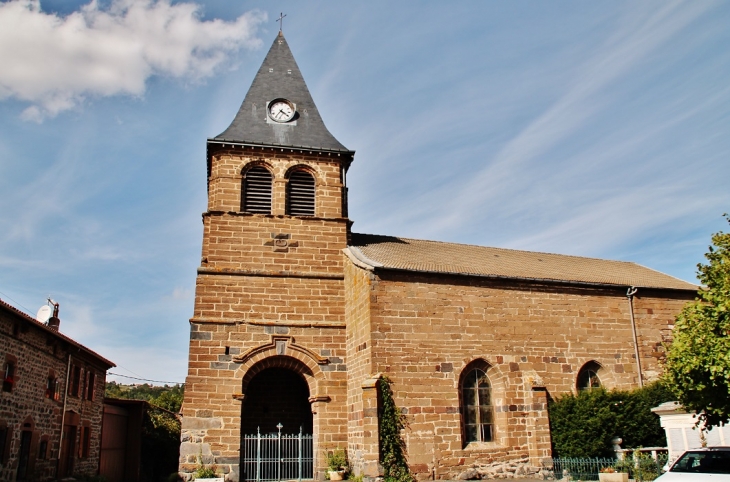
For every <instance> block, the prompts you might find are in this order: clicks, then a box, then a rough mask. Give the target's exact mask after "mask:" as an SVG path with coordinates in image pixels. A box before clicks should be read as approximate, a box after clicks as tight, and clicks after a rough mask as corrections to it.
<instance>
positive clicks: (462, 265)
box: [349, 233, 698, 291]
mask: <svg viewBox="0 0 730 482" xmlns="http://www.w3.org/2000/svg"><path fill="white" fill-rule="evenodd" d="M349 252H350V253H349V254H350V256H351V257H354V258H356V260H357V261H358V262H359V263H363V264H365V265H367V266H370V267H372V268H375V269H378V268H381V269H396V270H405V271H415V272H428V273H443V274H461V275H469V276H486V277H494V278H510V279H518V280H538V281H549V282H561V283H583V284H585V283H588V284H597V285H615V286H636V287H642V288H668V289H677V290H693V291H694V290H697V288H698V287H697V286H696V285H693V284H691V283H687V282H686V281H682V280H680V279H678V278H674V277H672V276H669V275H666V274H664V273H660V272H659V271H654V270H653V269H649V268H646V267H644V266H641V265H638V264H636V263H631V262H627V261H609V260H605V259H595V258H583V257H579V256H566V255H563V254H549V253H537V252H533V251H518V250H514V249H502V248H489V247H485V246H473V245H466V244H456V243H443V242H439V241H423V240H419V239H408V238H398V237H394V236H378V235H372V234H355V233H353V234H352V242H351V243H350V247H349Z"/></svg>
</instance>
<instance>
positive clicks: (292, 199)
mask: <svg viewBox="0 0 730 482" xmlns="http://www.w3.org/2000/svg"><path fill="white" fill-rule="evenodd" d="M314 192H315V183H314V176H312V175H311V174H309V173H308V172H305V171H294V172H292V173H291V175H290V176H289V183H288V184H287V196H286V213H287V214H290V215H292V216H314V205H315V202H314V201H315V199H314V197H315V196H314Z"/></svg>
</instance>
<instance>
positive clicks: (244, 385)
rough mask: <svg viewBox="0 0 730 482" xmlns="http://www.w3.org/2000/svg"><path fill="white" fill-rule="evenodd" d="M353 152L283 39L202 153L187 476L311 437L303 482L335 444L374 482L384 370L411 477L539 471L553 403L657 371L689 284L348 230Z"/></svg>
mask: <svg viewBox="0 0 730 482" xmlns="http://www.w3.org/2000/svg"><path fill="white" fill-rule="evenodd" d="M354 156H355V152H354V151H352V150H349V149H347V148H346V147H345V146H343V145H342V144H341V143H340V142H339V141H337V139H335V137H334V136H333V135H332V134H331V133H330V132H329V131H328V130H327V128H326V127H325V124H324V122H323V120H322V118H321V117H320V114H319V112H318V111H317V107H316V105H315V104H314V101H313V100H312V97H311V95H310V93H309V90H308V89H307V86H306V84H305V82H304V79H303V78H302V75H301V72H300V71H299V68H298V66H297V64H296V61H295V60H294V57H293V56H292V53H291V51H290V49H289V46H288V45H287V42H286V40H285V39H284V37H283V35H282V34H281V33H279V34H278V36H277V38H276V39H275V40H274V43H273V45H272V46H271V49H270V51H269V53H268V55H267V56H266V58H265V60H264V62H263V65H262V66H261V68H260V69H259V71H258V73H257V74H256V77H255V79H254V81H253V84H252V85H251V87H250V89H249V91H248V93H247V95H246V97H245V99H244V100H243V104H242V105H241V108H240V110H239V111H238V113H237V114H236V117H235V119H233V122H232V123H231V125H230V126H229V127H228V128H227V129H226V130H225V131H224V132H223V133H222V134H220V135H218V136H217V137H214V138H211V139H208V141H207V164H208V207H207V210H206V212H205V213H203V246H202V257H201V264H200V267H199V268H198V270H197V284H196V295H195V310H194V314H193V317H192V318H191V319H190V351H189V369H188V376H187V379H186V389H185V401H184V404H183V425H182V445H181V461H180V471H181V473H183V474H184V475H185V476H186V477H188V478H189V475H190V473H191V472H192V471H193V470H194V469H195V467H196V464H197V463H198V462H199V459H200V460H202V462H204V463H212V464H215V465H216V466H217V468H218V470H219V471H221V472H224V473H225V474H226V478H227V480H245V479H248V480H255V479H256V478H257V477H258V478H260V479H265V478H267V476H265V474H264V472H266V470H268V469H265V468H264V469H261V468H260V467H259V468H255V460H254V461H253V462H252V460H251V459H257V460H259V463H260V462H261V461H262V460H269V459H270V460H269V461H273V462H277V461H278V462H281V460H282V459H284V458H286V457H289V456H288V455H286V456H284V455H281V454H279V455H276V456H271V457H269V458H267V456H266V454H263V455H262V454H259V455H255V454H254V455H252V452H250V451H249V450H248V448H244V439H246V438H247V437H253V436H257V434H272V433H273V434H275V435H274V436H275V437H277V436H279V435H276V434H283V435H286V434H299V433H300V431H301V433H303V434H304V435H305V436H309V435H311V440H312V442H311V444H312V447H310V449H309V452H307V454H305V456H306V457H304V459H305V460H304V462H303V463H304V464H309V468H308V469H307V470H308V472H307V470H305V475H304V476H303V478H316V479H323V478H324V474H325V468H326V453H327V451H332V450H334V449H337V448H342V449H345V450H346V451H347V454H348V457H349V461H350V463H351V465H352V468H353V471H354V472H355V473H356V474H363V475H365V476H366V477H374V476H377V475H378V473H379V470H380V469H379V466H378V458H379V454H378V403H379V402H378V393H377V392H378V389H377V381H378V379H379V377H381V376H383V375H387V376H388V377H389V378H390V379H391V380H392V382H393V391H394V395H395V401H396V403H397V405H398V406H399V407H400V408H402V409H403V411H404V413H405V414H406V415H407V419H408V423H409V426H408V428H407V430H406V431H405V433H404V437H405V440H406V443H407V449H408V460H409V464H410V466H411V469H412V471H413V472H414V473H415V474H416V476H417V477H418V478H419V479H449V478H452V479H453V478H455V477H456V476H457V475H458V474H459V473H461V472H463V471H464V470H465V469H466V468H468V467H470V466H473V465H474V464H499V463H506V462H510V461H521V462H522V463H523V464H526V465H531V466H535V467H539V466H540V463H541V461H542V460H544V459H545V458H548V457H550V455H551V440H550V432H549V425H548V413H547V399H548V397H549V396H553V397H554V396H557V395H560V394H562V393H566V392H575V391H577V390H580V389H584V388H590V387H594V386H598V385H601V386H604V387H607V388H620V389H631V388H635V387H638V386H639V385H640V384H642V383H643V382H645V381H649V380H652V379H655V378H656V377H657V376H658V375H659V374H660V370H661V365H660V362H659V359H660V358H661V356H662V351H663V349H662V343H663V342H666V341H668V340H669V339H670V334H671V329H672V325H673V323H674V317H675V315H676V314H677V313H678V312H679V310H680V309H681V307H682V306H683V305H684V303H686V302H687V301H688V300H691V299H693V298H694V295H695V292H696V286H694V285H692V284H689V283H686V282H684V281H681V280H678V279H676V278H673V277H671V276H668V275H665V274H662V273H659V272H657V271H654V270H651V269H648V268H645V267H643V266H640V265H637V264H634V263H630V262H623V261H607V260H601V259H591V258H582V257H575V256H565V255H556V254H547V253H536V252H529V251H517V250H510V249H500V248H489V247H482V246H469V245H462V244H454V243H443V242H436V241H423V240H416V239H406V238H399V237H395V236H378V235H370V234H358V233H354V232H352V231H351V226H352V221H351V220H350V219H349V218H348V213H347V185H346V174H347V171H348V168H349V167H350V164H351V163H352V162H353V160H354ZM283 435H282V436H283ZM259 442H261V439H259ZM296 457H297V456H294V458H295V459H296ZM307 457H309V458H311V459H313V460H312V461H311V462H310V461H309V460H308V459H307ZM297 463H299V462H297ZM257 470H258V471H259V472H257ZM277 470H278V469H277ZM262 474H264V475H262ZM280 475H281V474H280ZM269 478H270V477H269ZM273 478H274V479H275V478H276V477H273ZM282 478H298V476H297V475H294V476H291V475H289V476H282Z"/></svg>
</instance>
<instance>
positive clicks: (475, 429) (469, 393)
mask: <svg viewBox="0 0 730 482" xmlns="http://www.w3.org/2000/svg"><path fill="white" fill-rule="evenodd" d="M491 392H492V387H491V385H490V384H489V378H487V374H486V373H485V372H484V371H483V370H481V369H479V368H474V369H472V370H470V371H469V372H467V374H466V375H465V376H464V378H463V379H462V384H461V404H462V406H461V409H462V417H463V418H462V420H463V423H464V439H465V442H466V443H469V442H491V441H492V440H493V436H494V434H493V421H492V393H491Z"/></svg>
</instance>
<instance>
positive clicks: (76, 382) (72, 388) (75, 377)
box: [68, 365, 81, 397]
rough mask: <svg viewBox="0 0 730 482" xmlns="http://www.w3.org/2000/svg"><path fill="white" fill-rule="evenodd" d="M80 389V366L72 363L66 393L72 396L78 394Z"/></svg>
mask: <svg viewBox="0 0 730 482" xmlns="http://www.w3.org/2000/svg"><path fill="white" fill-rule="evenodd" d="M80 389H81V367H80V366H78V365H73V366H72V367H71V383H69V384H68V394H69V395H70V396H72V397H78V396H79V390H80Z"/></svg>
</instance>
